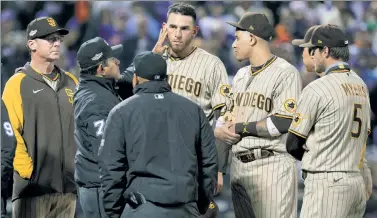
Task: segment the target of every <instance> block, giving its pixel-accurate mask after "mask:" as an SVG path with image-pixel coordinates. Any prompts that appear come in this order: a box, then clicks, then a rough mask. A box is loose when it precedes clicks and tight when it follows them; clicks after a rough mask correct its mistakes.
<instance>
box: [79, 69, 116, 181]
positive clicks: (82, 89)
mask: <svg viewBox="0 0 377 218" xmlns="http://www.w3.org/2000/svg"><path fill="white" fill-rule="evenodd" d="M79 79H80V80H79V84H78V87H77V91H76V92H75V95H74V97H73V99H74V116H75V117H74V118H75V140H76V144H77V152H76V158H75V168H76V169H75V180H76V182H77V184H78V186H80V187H86V188H94V187H96V188H99V187H100V186H101V182H100V178H99V176H100V174H99V168H98V164H97V160H98V156H97V154H98V148H99V146H100V144H101V139H102V135H103V130H104V127H105V122H106V118H107V115H108V114H109V113H110V111H111V109H113V107H114V106H115V105H117V104H118V103H119V102H120V99H119V97H118V95H117V93H116V90H115V80H114V79H106V78H102V77H97V76H94V75H85V74H82V75H80V78H79Z"/></svg>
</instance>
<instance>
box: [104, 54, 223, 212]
mask: <svg viewBox="0 0 377 218" xmlns="http://www.w3.org/2000/svg"><path fill="white" fill-rule="evenodd" d="M134 64H135V65H134V66H135V74H134V76H133V86H134V90H133V91H134V93H135V95H134V96H132V97H131V98H128V99H127V100H125V101H123V102H122V103H120V104H118V105H117V106H116V107H115V108H114V109H113V110H111V112H110V114H109V116H108V119H107V121H106V126H105V132H104V136H103V141H102V144H101V147H100V149H99V160H100V162H99V163H100V172H101V179H102V185H103V188H104V196H103V201H104V208H105V212H106V214H107V216H109V217H110V218H115V217H120V216H121V217H122V218H123V217H127V218H128V217H129V218H133V217H137V218H143V217H154V218H162V217H180V218H184V217H200V215H201V214H204V213H205V212H206V210H207V209H208V207H209V203H210V199H211V198H212V196H213V194H214V191H215V186H216V183H217V181H216V180H217V172H218V164H217V152H216V145H215V137H214V134H213V130H212V128H211V126H210V124H209V122H208V120H207V118H206V116H205V114H204V112H203V110H202V109H201V108H200V107H199V106H198V105H197V104H195V103H193V102H191V101H190V100H188V99H186V98H184V97H181V96H179V95H177V94H174V93H173V92H171V87H170V85H169V84H168V82H167V81H166V76H167V75H166V69H167V65H166V61H165V60H164V59H163V58H162V57H161V56H160V55H158V54H154V53H152V52H143V53H140V54H138V55H137V56H136V57H135V59H134ZM125 202H126V203H125ZM122 212H123V213H122Z"/></svg>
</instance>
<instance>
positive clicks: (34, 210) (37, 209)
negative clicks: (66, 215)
mask: <svg viewBox="0 0 377 218" xmlns="http://www.w3.org/2000/svg"><path fill="white" fill-rule="evenodd" d="M51 204H52V202H51V199H50V196H49V195H42V196H38V197H30V198H19V199H17V200H15V201H13V203H12V218H40V217H47V216H48V214H49V211H50V207H51Z"/></svg>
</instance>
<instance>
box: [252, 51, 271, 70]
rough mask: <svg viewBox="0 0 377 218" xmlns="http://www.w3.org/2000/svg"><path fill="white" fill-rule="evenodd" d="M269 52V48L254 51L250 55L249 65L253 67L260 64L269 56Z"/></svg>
mask: <svg viewBox="0 0 377 218" xmlns="http://www.w3.org/2000/svg"><path fill="white" fill-rule="evenodd" d="M271 55H272V54H271V52H270V50H269V49H264V50H262V49H261V51H258V52H254V53H253V54H252V55H251V56H250V57H249V61H250V65H251V66H253V67H258V66H262V65H263V64H265V63H266V62H267V61H268V60H269V59H270V58H271Z"/></svg>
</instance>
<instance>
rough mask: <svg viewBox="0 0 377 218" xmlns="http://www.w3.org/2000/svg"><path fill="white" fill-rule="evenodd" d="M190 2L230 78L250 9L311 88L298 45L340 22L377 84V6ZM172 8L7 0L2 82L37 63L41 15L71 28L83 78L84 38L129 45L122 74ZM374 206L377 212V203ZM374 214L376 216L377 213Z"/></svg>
mask: <svg viewBox="0 0 377 218" xmlns="http://www.w3.org/2000/svg"><path fill="white" fill-rule="evenodd" d="M190 3H191V4H195V5H196V10H197V15H198V19H197V22H198V25H199V28H200V31H199V35H198V37H197V38H196V39H195V40H196V45H197V46H198V47H200V48H203V49H205V50H206V51H208V52H210V53H212V54H215V55H216V56H218V57H219V58H220V59H221V60H222V61H223V63H224V64H225V66H226V69H227V72H228V75H229V76H230V78H231V77H232V76H234V74H235V73H236V72H237V70H238V69H239V68H240V67H242V66H244V65H245V64H246V63H244V62H241V63H239V62H237V60H236V59H235V58H234V57H233V51H232V48H231V45H232V42H233V40H234V28H233V27H231V26H229V25H226V23H225V21H233V22H237V21H238V20H239V19H240V17H241V16H242V15H243V14H244V13H245V12H246V11H250V12H261V13H264V14H265V15H266V16H267V17H268V19H269V20H270V21H271V22H272V23H273V25H274V26H275V36H274V38H273V39H272V43H271V46H272V48H271V49H272V53H274V54H275V55H277V56H279V57H282V58H284V59H286V60H288V61H289V62H290V63H292V64H294V65H295V66H296V67H297V69H299V70H300V72H301V74H302V78H303V82H304V85H306V84H308V83H309V82H311V81H312V80H314V79H315V78H316V75H315V74H314V73H311V72H310V73H308V72H306V70H305V67H304V66H303V63H302V58H301V53H302V50H301V48H298V47H295V46H293V45H292V44H291V41H292V39H294V38H303V37H304V34H305V32H306V30H307V29H308V28H309V27H310V26H313V25H316V24H327V23H332V24H336V25H338V26H340V27H341V28H342V29H343V30H344V31H345V32H346V33H347V35H348V39H349V42H350V47H349V48H350V54H351V56H350V61H349V63H350V65H351V68H352V69H353V70H354V71H356V72H357V73H358V74H359V75H360V77H361V78H362V79H363V80H364V81H365V83H366V84H367V86H368V88H369V90H370V91H371V90H373V89H376V87H377V67H376V65H377V64H376V63H377V2H376V1H374V2H373V1H353V2H344V1H342V2H340V1H339V2H338V1H325V2H306V1H291V2H262V1H257V2H233V1H225V2H204V1H203V2H190ZM170 4H171V1H161V2H132V1H116V2H111V1H95V2H88V1H75V2H47V1H46V2H42V1H9V2H7V1H6V2H4V1H2V2H1V8H2V9H1V63H2V64H3V68H2V69H3V71H2V72H1V77H2V80H1V82H2V83H5V82H6V81H7V79H8V78H9V77H11V76H12V75H13V73H14V70H15V69H16V68H17V67H19V66H22V65H24V63H25V62H27V61H28V60H29V51H28V50H27V48H26V46H25V44H26V38H25V36H26V34H25V31H26V26H27V24H28V23H29V22H30V21H31V20H33V19H34V18H36V17H42V16H51V17H53V18H55V19H56V21H57V22H58V23H60V24H61V25H63V26H64V27H65V28H67V29H69V30H70V34H69V35H67V37H65V38H64V42H63V44H62V51H63V53H62V55H61V59H60V60H59V63H58V65H59V66H60V67H61V68H62V69H65V70H67V71H69V72H72V73H73V74H76V76H77V74H78V72H79V68H78V65H77V62H76V55H77V51H78V49H79V47H80V45H81V44H82V43H83V42H84V41H87V40H88V39H91V38H94V37H96V36H100V37H102V38H104V39H105V40H106V41H107V42H109V44H111V45H115V44H122V45H123V47H124V49H123V53H122V54H121V58H120V60H121V64H120V69H121V71H122V70H124V69H125V68H126V67H128V66H129V64H130V63H131V62H132V60H133V58H134V56H135V55H136V54H138V53H140V52H142V51H146V50H152V48H153V46H154V45H155V42H156V41H157V39H158V36H159V30H160V28H161V23H162V22H164V21H165V19H166V13H167V10H168V6H169V5H170ZM324 15H325V16H324ZM374 102H376V101H374ZM376 123H377V122H376V116H373V117H372V134H371V136H370V139H369V142H368V152H369V154H368V153H367V157H369V158H371V159H373V156H375V157H374V160H373V161H374V165H375V169H374V181H375V187H376V188H377V184H376V181H377V169H376V166H377V158H376V157H377V155H376V153H377V152H376V150H377V149H376V147H377V146H376V144H377V128H376ZM373 152H375V153H373ZM225 194H226V192H225ZM220 197H221V196H220ZM229 200H230V199H229ZM374 201H376V197H374ZM220 206H221V205H220ZM371 207H373V206H371ZM374 208H377V203H376V202H375V203H374ZM372 209H373V208H372ZM372 209H370V210H369V212H370V213H372V214H374V213H376V214H377V211H374V212H373V210H372ZM367 213H368V209H367ZM371 217H373V216H371ZM374 217H376V216H374Z"/></svg>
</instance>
